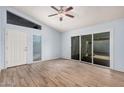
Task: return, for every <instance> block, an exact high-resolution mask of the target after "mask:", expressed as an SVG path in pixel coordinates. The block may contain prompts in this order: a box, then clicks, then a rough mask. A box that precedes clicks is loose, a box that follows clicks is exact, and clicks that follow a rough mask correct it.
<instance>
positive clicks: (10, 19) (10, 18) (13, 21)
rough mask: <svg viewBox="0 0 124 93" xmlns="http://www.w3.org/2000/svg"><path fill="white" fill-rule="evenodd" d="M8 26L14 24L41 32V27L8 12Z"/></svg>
mask: <svg viewBox="0 0 124 93" xmlns="http://www.w3.org/2000/svg"><path fill="white" fill-rule="evenodd" d="M7 24H14V25H18V26H24V27H29V28H34V29H39V30H41V26H40V25H38V24H35V23H33V22H31V21H29V20H27V19H24V18H22V17H20V16H17V15H15V14H13V13H11V12H9V11H7Z"/></svg>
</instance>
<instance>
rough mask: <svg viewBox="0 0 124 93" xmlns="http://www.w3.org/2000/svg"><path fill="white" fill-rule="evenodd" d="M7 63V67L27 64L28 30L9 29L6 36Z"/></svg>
mask: <svg viewBox="0 0 124 93" xmlns="http://www.w3.org/2000/svg"><path fill="white" fill-rule="evenodd" d="M6 37H7V38H6V65H7V67H12V66H17V65H22V64H26V63H27V62H26V61H27V35H26V32H22V31H17V30H8V32H7V36H6Z"/></svg>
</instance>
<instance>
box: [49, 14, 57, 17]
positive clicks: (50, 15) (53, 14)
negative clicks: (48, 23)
mask: <svg viewBox="0 0 124 93" xmlns="http://www.w3.org/2000/svg"><path fill="white" fill-rule="evenodd" d="M55 15H58V14H52V15H48V17H52V16H55Z"/></svg>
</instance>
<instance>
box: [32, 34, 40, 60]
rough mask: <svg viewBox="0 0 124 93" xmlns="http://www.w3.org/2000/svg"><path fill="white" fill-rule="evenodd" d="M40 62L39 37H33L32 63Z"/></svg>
mask: <svg viewBox="0 0 124 93" xmlns="http://www.w3.org/2000/svg"><path fill="white" fill-rule="evenodd" d="M40 60H41V36H38V35H33V61H40Z"/></svg>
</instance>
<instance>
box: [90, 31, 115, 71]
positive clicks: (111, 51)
mask: <svg viewBox="0 0 124 93" xmlns="http://www.w3.org/2000/svg"><path fill="white" fill-rule="evenodd" d="M105 32H109V33H110V37H109V38H110V46H109V48H110V50H109V55H110V67H107V68H110V69H113V68H114V31H113V29H108V30H103V31H96V32H93V33H92V35H94V34H98V33H105ZM93 39H94V38H92V42H93ZM93 46H94V43H93V44H92V48H93V49H92V55H93V51H94V47H93ZM92 64H94V62H93V56H92ZM94 65H97V64H94ZM100 66H102V65H100ZM104 67H106V66H104Z"/></svg>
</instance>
